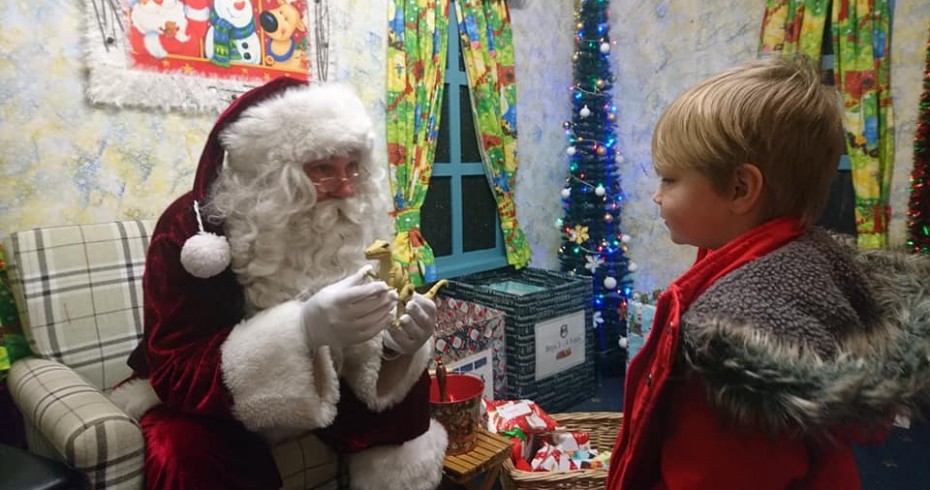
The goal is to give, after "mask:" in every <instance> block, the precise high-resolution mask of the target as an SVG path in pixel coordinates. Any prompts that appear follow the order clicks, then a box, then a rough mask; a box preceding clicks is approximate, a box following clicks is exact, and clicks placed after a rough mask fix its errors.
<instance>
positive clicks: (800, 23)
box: [759, 0, 894, 248]
mask: <svg viewBox="0 0 930 490" xmlns="http://www.w3.org/2000/svg"><path fill="white" fill-rule="evenodd" d="M831 3H832V7H831ZM828 9H829V11H830V20H831V25H832V32H831V33H830V34H831V42H832V44H833V46H832V47H833V53H834V67H833V74H834V82H835V85H836V88H837V90H838V91H839V92H840V94H841V95H842V96H843V105H844V114H843V127H844V129H845V131H846V153H847V154H848V156H849V161H850V167H851V170H852V177H853V189H854V191H855V194H856V206H855V213H856V233H857V236H858V243H859V246H860V247H862V248H881V247H885V246H887V245H888V221H889V219H890V216H891V208H890V206H889V204H888V198H889V194H890V190H891V174H892V169H893V165H894V115H893V111H892V107H891V79H890V66H891V62H890V59H889V56H890V51H889V47H890V41H891V29H890V28H891V7H890V5H889V1H888V0H833V1H832V2H830V1H829V0H767V2H766V8H765V16H764V17H763V21H762V32H761V35H760V42H759V54H760V55H766V54H771V53H775V52H783V53H795V52H800V53H804V54H806V55H808V56H810V57H811V58H813V59H815V60H819V59H820V53H821V48H822V39H823V37H824V29H825V25H826V15H827V13H828Z"/></svg>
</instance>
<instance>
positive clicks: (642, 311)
mask: <svg viewBox="0 0 930 490" xmlns="http://www.w3.org/2000/svg"><path fill="white" fill-rule="evenodd" d="M657 300H658V295H657V293H653V294H652V295H649V294H645V293H644V294H634V295H633V298H632V299H630V301H629V302H628V303H627V310H626V331H627V333H626V345H627V358H626V362H627V364H629V363H630V361H631V360H632V359H633V357H634V356H636V354H637V353H638V352H639V350H640V349H642V348H643V344H644V343H645V342H646V338H648V337H649V332H650V331H651V330H652V319H653V318H654V317H655V315H656V302H657Z"/></svg>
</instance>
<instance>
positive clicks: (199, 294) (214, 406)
mask: <svg viewBox="0 0 930 490" xmlns="http://www.w3.org/2000/svg"><path fill="white" fill-rule="evenodd" d="M191 204H192V202H191V199H190V196H184V197H182V198H180V199H178V200H177V201H175V202H174V203H173V204H172V205H171V206H170V207H169V208H168V210H166V211H165V214H164V215H163V216H162V218H161V219H160V220H159V222H158V225H157V226H156V229H155V232H154V234H153V237H152V243H151V244H150V245H149V250H148V254H147V258H146V266H145V275H144V277H143V294H144V305H145V334H144V338H143V343H144V351H145V356H144V361H145V364H146V368H145V371H147V376H148V377H149V379H150V382H151V384H152V387H153V388H154V389H155V392H156V393H158V396H159V398H161V400H162V402H163V403H164V404H165V405H167V406H168V407H171V408H174V409H177V410H180V411H183V412H188V413H201V414H207V415H211V416H218V417H225V418H231V417H232V416H231V414H230V408H231V405H232V397H231V395H230V393H229V390H228V389H227V388H226V386H225V385H224V384H223V376H222V368H221V362H220V361H221V351H220V347H221V346H222V344H223V342H224V341H225V340H226V337H227V336H228V335H229V332H230V330H231V329H232V327H233V326H235V325H236V324H237V323H238V322H239V321H240V320H241V319H242V315H243V313H242V311H243V309H242V308H243V307H242V305H243V300H242V292H241V289H240V288H239V286H238V285H237V284H236V281H235V279H234V278H233V277H232V273H231V271H230V270H229V269H227V270H226V271H224V272H223V273H221V274H220V275H218V276H215V277H212V278H209V279H199V278H196V277H194V276H192V275H190V274H189V273H188V272H187V271H186V270H185V269H184V267H183V266H182V265H181V262H180V253H181V247H182V246H183V245H184V241H185V240H187V239H188V238H189V237H191V236H193V235H194V234H196V233H197V231H198V230H197V223H196V218H195V216H194V214H193V210H192V209H191Z"/></svg>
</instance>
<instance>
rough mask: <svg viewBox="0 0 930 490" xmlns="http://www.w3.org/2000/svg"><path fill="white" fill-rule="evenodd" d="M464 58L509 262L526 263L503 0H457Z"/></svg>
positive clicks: (513, 78) (510, 43) (510, 45)
mask: <svg viewBox="0 0 930 490" xmlns="http://www.w3.org/2000/svg"><path fill="white" fill-rule="evenodd" d="M455 13H456V16H457V18H458V23H459V32H460V33H461V36H462V56H463V57H464V60H465V71H466V73H467V75H468V86H469V89H470V90H471V103H472V112H473V113H474V115H475V117H474V119H475V130H476V133H477V134H478V135H480V136H479V145H478V146H479V148H480V150H481V161H482V164H483V166H484V172H485V175H486V176H487V178H488V183H489V184H490V186H491V189H492V190H493V191H494V198H495V200H496V202H497V211H498V214H499V216H500V221H501V230H502V231H503V235H504V245H505V248H506V250H507V263H509V264H510V265H512V266H514V267H516V268H521V267H525V266H526V265H527V264H529V262H530V255H531V253H530V247H529V244H527V242H526V236H525V235H524V234H523V230H522V229H521V228H520V225H519V223H517V215H516V209H515V206H514V200H513V187H514V182H515V181H516V175H517V86H516V76H515V73H514V66H513V65H514V61H513V60H514V56H513V30H512V28H511V24H510V11H509V10H508V9H507V4H506V3H505V2H504V0H457V1H456V2H455Z"/></svg>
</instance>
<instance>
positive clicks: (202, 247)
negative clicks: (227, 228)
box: [181, 232, 230, 279]
mask: <svg viewBox="0 0 930 490" xmlns="http://www.w3.org/2000/svg"><path fill="white" fill-rule="evenodd" d="M229 261H230V256H229V242H227V241H226V237H224V236H219V235H216V234H214V233H207V232H200V233H197V234H196V235H194V236H192V237H190V238H188V239H187V241H185V242H184V246H183V247H182V248H181V265H183V266H184V269H185V270H186V271H187V272H190V273H191V275H192V276H194V277H199V278H201V279H206V278H208V277H213V276H215V275H217V274H219V273H220V272H223V271H224V270H225V269H226V267H228V266H229Z"/></svg>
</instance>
